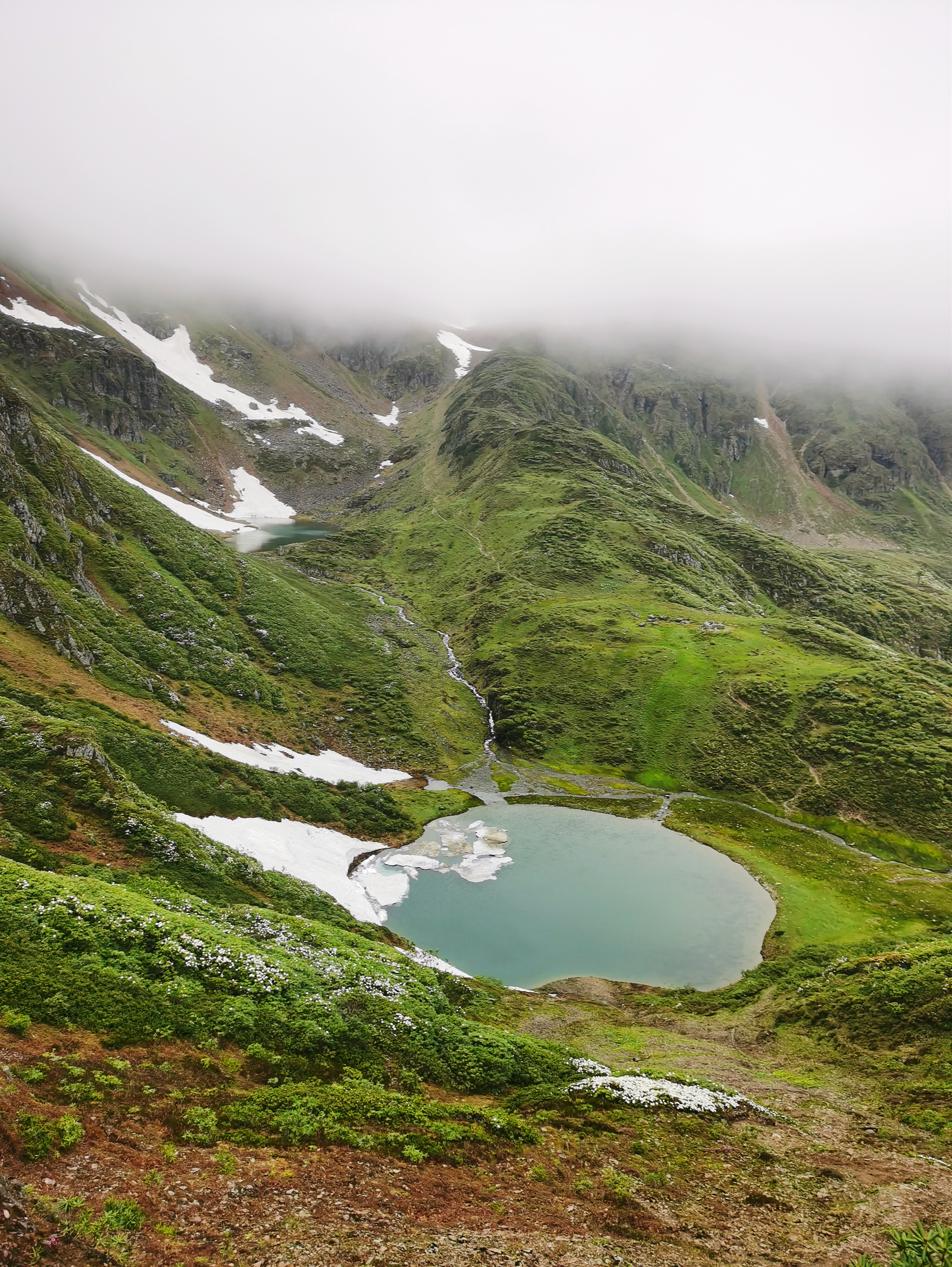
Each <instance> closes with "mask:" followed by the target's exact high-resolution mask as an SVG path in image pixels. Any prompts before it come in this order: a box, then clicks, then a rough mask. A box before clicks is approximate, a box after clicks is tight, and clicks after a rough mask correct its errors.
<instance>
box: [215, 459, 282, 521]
mask: <svg viewBox="0 0 952 1267" xmlns="http://www.w3.org/2000/svg"><path fill="white" fill-rule="evenodd" d="M231 478H232V481H233V483H234V485H235V492H236V493H237V494H238V500H237V501H236V502H235V504H234V506H233V507H232V509H231V510H229V511H226V512H225V513H226V515H227V517H228V518H229V519H243V520H247V519H272V520H273V519H280V520H283V521H284V522H287V521H288V520H291V519H293V518H294V516H295V515H296V514H297V511H296V510H295V509H294V507H293V506H285V504H284V502H282V501H278V499H277V497H275V495H274V493H272V492H271V490H270V489H268V488H265V486H264V485H263V484H262V483H261V481H260V480H259V479H258V477H257V475H252V474H251V472H250V471H246V470H245V468H244V467H243V466H236V467H235V468H234V470H233V471H232V472H231Z"/></svg>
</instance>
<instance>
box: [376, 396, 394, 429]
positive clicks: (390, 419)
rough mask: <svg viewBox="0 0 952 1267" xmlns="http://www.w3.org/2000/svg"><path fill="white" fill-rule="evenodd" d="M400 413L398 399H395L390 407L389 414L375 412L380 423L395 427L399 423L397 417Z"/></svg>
mask: <svg viewBox="0 0 952 1267" xmlns="http://www.w3.org/2000/svg"><path fill="white" fill-rule="evenodd" d="M399 413H400V406H399V405H398V404H397V402H396V401H393V403H392V405H391V408H390V412H389V413H388V414H374V417H375V418H376V419H377V421H378V422H379V423H381V424H382V425H383V426H385V427H395V426H396V425H397V418H398V415H399Z"/></svg>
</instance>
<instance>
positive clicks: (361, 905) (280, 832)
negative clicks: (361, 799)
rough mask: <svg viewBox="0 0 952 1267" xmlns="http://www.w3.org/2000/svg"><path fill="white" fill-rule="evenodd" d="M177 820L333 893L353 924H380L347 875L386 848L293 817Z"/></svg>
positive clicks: (185, 816) (372, 907)
mask: <svg viewBox="0 0 952 1267" xmlns="http://www.w3.org/2000/svg"><path fill="white" fill-rule="evenodd" d="M175 818H176V820H177V821H178V822H180V823H185V824H186V826H188V827H194V828H195V830H196V831H200V832H202V833H203V835H205V836H208V837H210V839H212V840H217V841H218V842H219V844H222V845H228V846H229V847H230V848H232V849H237V850H238V851H239V853H244V854H249V855H250V856H251V857H252V858H257V860H258V862H260V863H261V865H262V866H263V867H267V868H268V869H269V870H271V871H284V872H286V873H287V874H288V875H293V876H296V877H297V878H298V879H299V880H306V881H307V882H308V884H313V885H314V887H315V888H318V889H320V890H321V892H322V893H328V894H330V896H331V897H332V898H334V900H335V901H336V902H339V903H340V904H341V906H343V907H344V908H345V909H346V910H348V911H350V913H351V915H353V916H354V918H355V919H362V920H366V921H367V923H370V924H379V923H381V922H382V920H381V915H380V913H379V911H378V910H377V908H376V906H375V905H374V904H373V903H372V902H371V900H370V898H369V897H368V896H367V893H366V891H365V890H364V889H363V887H362V886H361V885H360V884H358V883H357V882H356V881H355V880H352V879H351V878H350V876H348V874H347V870H348V868H349V866H350V864H351V863H352V862H353V860H354V859H355V858H356V857H358V856H359V855H360V854H362V853H367V851H368V850H372V849H383V848H384V846H383V845H381V844H378V843H376V842H374V841H367V840H355V839H354V838H353V837H352V836H345V835H344V834H343V833H342V832H339V831H333V830H332V829H331V828H330V827H312V826H311V824H310V823H301V822H297V821H296V820H294V819H290V818H282V819H281V820H280V821H273V820H270V819H267V818H219V817H218V816H216V815H211V816H210V817H208V818H193V817H192V816H191V815H190V814H176V815H175Z"/></svg>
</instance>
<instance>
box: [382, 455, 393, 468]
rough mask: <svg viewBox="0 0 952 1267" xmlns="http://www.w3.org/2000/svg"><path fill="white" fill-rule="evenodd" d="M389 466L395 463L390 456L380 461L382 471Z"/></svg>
mask: <svg viewBox="0 0 952 1267" xmlns="http://www.w3.org/2000/svg"><path fill="white" fill-rule="evenodd" d="M388 466H393V463H392V462H391V461H390V459H389V458H384V460H383V461H382V462H381V463H380V469H381V471H385V470H386V469H387V467H388Z"/></svg>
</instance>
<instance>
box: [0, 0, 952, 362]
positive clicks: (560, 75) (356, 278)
mask: <svg viewBox="0 0 952 1267" xmlns="http://www.w3.org/2000/svg"><path fill="white" fill-rule="evenodd" d="M4 45H5V53H6V56H5V58H4V85H5V96H6V99H7V108H6V109H5V110H4V111H3V112H2V115H0V137H2V143H3V154H4V157H5V179H4V184H3V194H2V197H0V236H2V241H0V252H3V251H4V250H5V249H6V247H7V246H8V247H9V249H10V250H11V251H13V252H20V253H23V254H26V255H27V256H28V257H29V258H31V259H32V260H33V261H34V262H41V263H45V264H47V265H49V266H51V267H56V268H62V269H66V270H69V271H70V274H72V273H74V272H75V273H80V274H82V275H83V276H85V277H87V278H89V280H90V281H91V282H92V283H93V284H94V285H98V286H99V287H100V288H103V289H105V288H110V287H111V288H113V289H118V290H119V291H120V293H121V294H122V295H123V296H128V295H129V294H130V293H133V292H135V291H140V292H141V293H142V294H148V295H150V296H154V297H155V299H157V300H158V301H160V302H161V301H163V300H170V299H172V298H173V297H175V298H178V297H186V298H194V299H197V300H202V301H206V302H214V303H225V304H247V303H249V302H255V303H260V304H261V305H262V306H263V307H264V308H265V309H268V310H271V311H275V312H283V313H291V314H294V315H296V316H297V317H299V318H301V319H309V320H314V321H325V322H326V321H330V322H335V321H340V322H347V323H351V324H353V323H363V324H382V323H387V322H398V323H403V322H406V323H421V324H425V323H451V324H459V325H466V324H472V325H474V326H477V327H481V328H485V327H492V326H500V327H503V326H506V327H513V326H519V327H522V328H525V327H532V326H537V327H540V328H544V329H546V330H551V331H553V332H556V333H559V334H561V333H566V332H569V331H572V330H579V329H586V328H587V329H603V328H605V329H608V328H612V327H615V328H621V329H625V330H632V331H639V330H649V331H650V330H653V329H658V328H663V329H666V330H667V329H679V328H680V329H684V330H686V331H691V332H694V331H697V332H701V333H704V332H708V333H711V334H714V335H716V336H717V337H718V338H721V339H724V338H727V339H730V340H734V341H736V342H737V343H738V345H741V346H745V347H748V348H756V347H758V346H765V347H767V348H768V349H770V350H771V351H774V352H776V351H778V350H782V351H785V352H787V353H789V354H792V355H794V356H796V357H801V358H803V359H804V360H809V359H810V358H811V357H813V356H815V355H820V354H822V355H830V354H831V353H835V354H837V355H839V354H844V355H847V356H852V357H854V358H857V357H858V358H864V359H866V360H868V362H869V363H870V364H871V365H877V366H879V365H881V364H883V363H884V362H888V363H889V364H890V365H896V366H901V367H903V368H904V369H906V370H909V371H911V372H922V373H934V372H935V371H936V369H938V368H941V367H944V366H946V365H947V363H948V358H949V346H950V339H952V315H950V200H952V192H950V150H952V135H950V119H949V89H950V72H949V8H948V5H947V4H945V3H944V2H943V0H904V3H902V4H896V3H894V2H892V0H833V2H832V3H831V2H830V0H757V2H754V0H719V3H717V4H712V3H709V0H665V2H662V0H654V2H652V3H648V2H646V0H628V2H626V0H587V2H585V3H583V2H582V0H576V2H575V3H565V2H560V0H545V2H542V0H523V2H522V3H519V2H517V0H514V2H511V3H500V2H498V0H484V2H483V3H481V4H480V5H478V6H476V5H474V6H450V5H447V4H445V3H443V4H437V3H435V2H434V0H402V2H401V3H391V2H387V0H349V2H345V0H321V2H318V3H312V4H303V3H297V2H295V0H270V2H269V3H267V4H266V3H264V2H263V0H260V2H254V3H253V2H251V0H229V2H228V3H224V2H223V0H202V3H198V4H196V3H194V2H193V3H183V2H182V0H165V2H164V3H162V4H158V3H141V4H129V3H119V2H114V0H87V3H84V4H82V5H75V4H69V3H66V0H59V2H57V0H34V2H33V3H31V4H30V5H8V6H6V8H5V12H4Z"/></svg>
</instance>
